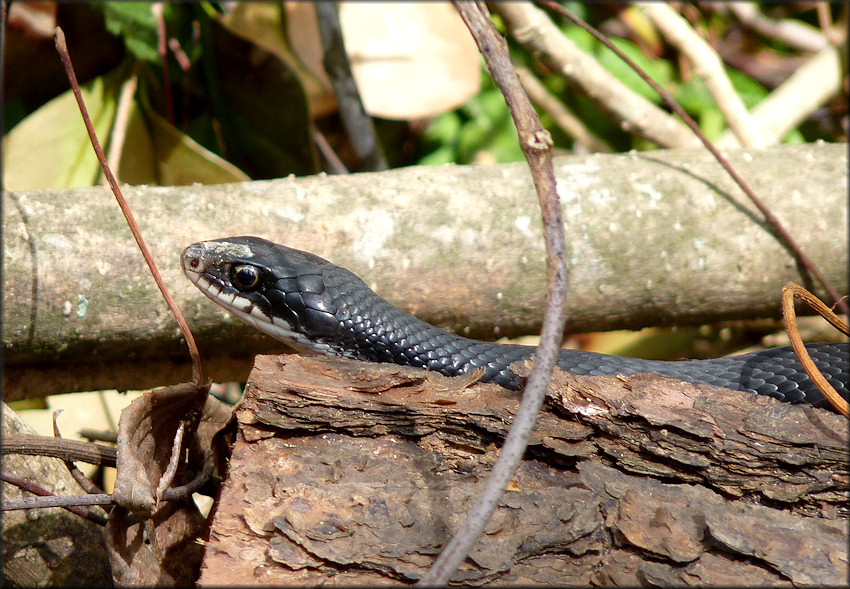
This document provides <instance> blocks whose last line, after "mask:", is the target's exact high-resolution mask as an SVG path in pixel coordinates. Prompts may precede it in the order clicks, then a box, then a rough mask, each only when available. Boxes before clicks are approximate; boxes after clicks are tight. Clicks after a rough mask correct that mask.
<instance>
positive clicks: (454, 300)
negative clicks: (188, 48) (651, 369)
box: [3, 144, 848, 399]
mask: <svg viewBox="0 0 850 589" xmlns="http://www.w3.org/2000/svg"><path fill="white" fill-rule="evenodd" d="M729 159H730V161H731V162H732V164H733V165H734V166H735V167H736V168H737V169H738V171H739V172H740V174H741V175H742V176H743V177H744V178H746V179H747V181H748V182H749V183H750V185H751V186H752V187H753V189H754V190H755V191H756V192H757V193H758V194H759V195H760V196H762V197H763V199H764V201H765V202H766V203H767V204H768V205H769V206H770V207H771V209H772V210H773V211H774V213H775V214H776V215H777V216H778V217H779V218H780V220H782V221H783V222H784V223H785V224H786V227H787V228H788V230H789V231H790V233H791V234H792V235H793V236H794V238H795V239H797V240H798V242H799V243H800V244H801V246H802V248H803V250H804V251H805V252H807V253H808V255H809V256H810V257H811V258H812V259H813V260H814V261H815V263H816V264H818V265H819V267H820V268H821V271H822V272H823V274H824V275H825V276H827V277H828V279H829V280H830V281H831V282H832V283H833V284H834V285H836V287H837V288H839V289H840V290H842V294H846V292H847V290H846V288H847V284H848V257H847V240H846V229H847V174H846V169H847V151H846V149H845V147H844V146H841V145H823V144H820V145H803V146H794V147H788V146H782V147H775V148H770V149H764V150H757V151H756V150H749V151H747V150H742V151H732V152H730V153H729ZM555 173H556V177H557V179H558V191H559V194H560V197H561V202H562V207H563V218H564V223H565V230H566V234H567V249H568V252H569V256H570V257H569V264H570V270H571V274H570V279H569V303H568V305H569V309H568V314H569V322H568V326H567V329H568V331H570V332H584V331H598V330H605V329H618V328H639V327H643V326H647V325H669V324H679V325H686V324H700V323H704V322H709V321H720V320H726V319H735V318H747V317H767V316H770V317H776V316H778V313H779V308H780V305H779V297H780V289H781V287H782V285H783V284H784V283H785V282H787V281H789V280H794V281H797V282H805V281H804V280H803V279H802V278H801V276H800V273H799V270H798V268H796V266H795V264H794V262H793V261H792V259H791V258H790V257H789V255H788V253H787V252H786V251H785V250H784V249H783V247H782V246H781V245H780V244H779V242H778V241H777V240H776V239H775V238H774V237H773V236H772V235H771V234H770V233H769V232H768V231H767V230H766V229H765V227H764V226H763V225H762V223H761V221H760V220H759V217H758V216H757V214H756V213H755V212H754V207H752V206H751V205H750V204H749V203H747V202H745V201H744V198H743V196H742V195H741V193H740V192H739V190H738V189H737V188H736V187H735V186H734V185H733V184H732V182H731V180H729V179H728V178H727V177H726V175H725V174H724V173H723V172H722V170H721V169H720V168H719V166H718V165H717V164H716V162H714V161H713V159H711V157H710V156H709V155H708V154H706V153H704V152H702V151H696V150H670V151H658V152H649V153H633V154H618V155H610V154H596V155H588V156H576V157H563V158H556V160H555ZM126 193H127V194H126V196H127V197H128V201H129V202H130V205H131V206H132V207H133V209H134V212H135V215H136V217H137V219H138V220H139V222H140V225H141V228H142V231H143V233H144V235H145V236H146V238H147V240H148V242H149V244H150V246H151V249H152V251H153V253H154V255H155V257H156V260H157V261H158V263H159V265H160V267H161V269H162V271H163V273H164V278H165V281H166V283H167V285H168V286H169V288H170V290H171V291H172V293H173V294H174V295H175V297H176V300H177V302H178V304H179V305H180V307H181V308H182V309H183V311H184V313H186V315H187V318H188V320H189V323H190V325H191V326H192V328H193V330H194V331H195V335H196V336H197V337H198V338H199V340H200V345H201V351H202V353H203V354H205V356H206V357H207V359H208V360H209V361H208V362H207V368H208V371H209V372H210V373H211V376H212V377H213V378H214V379H216V380H230V379H233V380H244V378H245V377H246V375H247V374H248V371H249V370H250V359H251V358H252V357H253V355H254V354H256V353H258V352H260V351H265V352H267V353H268V352H273V351H282V350H283V348H282V346H281V345H277V346H276V347H273V346H274V344H273V342H272V340H270V339H269V338H266V337H265V336H261V335H259V334H256V333H254V332H253V330H252V329H251V328H249V327H247V326H244V325H242V324H241V323H240V322H239V321H238V320H236V319H234V318H232V317H230V316H229V315H228V314H227V313H225V312H224V311H223V310H221V309H220V308H219V307H217V306H216V305H215V304H214V303H212V302H210V301H208V300H206V299H205V298H203V297H202V296H201V295H200V293H198V291H197V290H196V289H194V287H192V286H191V284H190V283H189V281H188V280H186V279H185V277H184V276H183V274H182V272H181V270H180V264H179V256H180V252H181V251H182V250H183V248H185V247H186V246H187V245H189V244H190V243H192V242H195V241H198V240H202V239H212V238H220V237H226V236H234V235H258V236H261V237H265V238H268V239H271V240H273V241H277V242H279V243H283V244H286V245H289V246H291V247H296V248H300V249H305V250H309V251H311V252H313V253H316V254H319V255H321V256H323V257H325V258H328V259H330V260H331V261H333V262H334V263H337V264H339V265H341V266H345V267H347V268H349V269H350V270H352V271H353V272H355V273H356V274H358V275H360V276H361V277H362V278H363V279H364V280H365V281H366V282H367V283H368V284H369V285H370V286H372V287H373V288H374V289H375V290H376V291H377V292H378V293H379V294H381V295H383V296H384V297H385V298H387V299H389V300H390V301H391V302H393V303H395V304H397V305H398V306H400V307H402V308H403V309H405V310H407V311H410V312H412V313H413V314H415V315H418V316H419V317H420V318H422V319H424V320H426V321H428V322H430V323H433V324H435V325H438V326H440V327H444V328H447V329H451V330H454V331H458V332H462V333H464V334H465V335H471V336H473V337H479V338H483V339H492V338H494V337H500V336H515V335H522V334H528V333H537V331H538V329H539V325H540V320H541V317H542V308H543V298H544V292H545V277H546V272H545V255H544V249H543V239H542V236H541V234H540V213H539V210H538V208H537V199H536V195H535V193H534V190H533V186H532V182H531V178H530V176H529V174H528V170H527V167H526V166H525V165H524V164H511V165H498V166H470V167H458V166H444V167H434V168H405V169H399V170H393V171H389V172H382V173H371V174H354V175H350V176H344V177H343V176H331V177H328V176H314V177H306V178H286V179H280V180H274V181H264V182H249V183H242V184H230V185H217V186H194V187H169V188H165V187H128V188H127V190H126ZM3 207H4V212H5V214H4V220H3V222H4V225H3V251H4V266H3V270H4V276H3V280H4V283H3V290H4V304H3V327H4V329H3V346H4V354H5V368H6V370H5V371H4V388H5V394H6V398H7V399H16V398H22V397H28V396H42V395H45V394H50V393H60V392H70V391H75V390H97V389H104V388H118V389H128V388H129V389H145V388H149V387H153V386H157V385H163V384H168V383H174V382H179V381H185V380H188V378H189V368H188V357H187V354H186V352H185V347H184V346H183V345H182V342H181V337H180V335H179V333H178V331H177V328H176V322H175V321H174V320H173V318H172V317H171V315H170V314H169V312H168V311H167V308H166V306H165V303H163V302H162V301H161V299H160V297H159V293H158V291H157V289H156V288H155V286H154V284H153V281H152V280H151V278H150V276H149V275H148V273H147V269H146V267H145V265H144V262H143V261H142V259H141V255H140V254H139V252H138V251H137V250H136V248H135V244H134V242H133V240H132V238H131V237H130V234H129V231H128V229H127V228H126V227H125V225H124V221H123V218H122V217H121V215H120V213H119V211H118V208H117V207H116V205H115V202H114V199H113V197H112V196H111V194H109V192H108V191H107V190H106V189H105V188H91V189H76V190H63V191H42V192H26V193H11V194H4V196H3Z"/></svg>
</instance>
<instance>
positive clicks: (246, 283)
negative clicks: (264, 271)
mask: <svg viewBox="0 0 850 589" xmlns="http://www.w3.org/2000/svg"><path fill="white" fill-rule="evenodd" d="M230 282H231V283H232V284H233V286H235V287H236V288H238V289H239V290H251V289H252V288H254V287H255V286H257V285H258V284H259V283H260V271H259V270H257V268H255V267H254V266H250V265H248V264H241V265H239V266H233V268H231V270H230Z"/></svg>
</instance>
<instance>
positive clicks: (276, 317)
mask: <svg viewBox="0 0 850 589" xmlns="http://www.w3.org/2000/svg"><path fill="white" fill-rule="evenodd" d="M181 261H182V265H183V271H184V272H185V274H186V275H187V277H188V278H189V279H190V280H191V281H192V282H193V283H194V284H195V286H197V287H198V288H199V289H200V290H201V292H203V293H204V294H205V295H206V296H207V297H209V298H210V299H212V300H213V301H215V302H216V303H218V304H219V305H221V306H222V307H224V308H225V309H227V310H228V311H230V312H232V313H233V314H235V315H236V316H237V317H239V318H240V319H242V320H244V321H246V322H247V323H249V324H251V325H253V326H255V327H256V328H257V329H260V330H261V331H263V332H265V333H267V334H269V335H271V336H272V337H274V338H277V339H279V340H281V341H283V342H285V343H286V344H289V345H290V346H292V347H293V348H295V349H297V350H299V351H302V352H309V353H314V354H322V355H326V356H333V357H339V358H350V359H355V360H364V361H370V362H391V363H396V364H402V365H406V366H414V367H422V368H426V369H429V370H435V371H438V372H440V373H442V374H444V375H447V376H456V375H459V374H463V373H465V372H466V371H468V370H470V369H474V368H476V367H483V368H484V374H483V376H482V378H481V380H482V381H485V382H487V381H492V382H495V383H497V384H500V385H502V386H504V387H507V388H510V389H518V388H520V386H521V383H520V379H519V378H518V377H517V376H516V375H515V374H514V373H512V372H511V371H510V369H509V365H510V364H511V363H512V362H515V361H517V360H522V359H524V358H527V357H529V356H531V355H532V354H533V353H534V348H532V347H528V346H520V345H512V344H497V343H493V342H484V341H479V340H474V339H469V338H465V337H462V336H458V335H456V334H453V333H450V332H448V331H444V330H442V329H438V328H437V327H434V326H433V325H430V324H428V323H425V322H424V321H421V320H419V319H417V318H416V317H413V316H412V315H410V314H408V313H405V312H404V311H402V310H401V309H399V308H397V307H394V306H393V305H392V304H390V303H389V302H387V301H386V300H384V299H383V298H381V297H380V296H378V295H377V294H376V293H375V292H373V291H372V290H371V289H370V288H369V287H368V286H367V285H366V283H364V282H363V281H362V280H361V279H360V278H358V277H357V276H356V275H354V274H353V273H351V272H349V271H348V270H346V269H344V268H340V267H339V266H335V265H334V264H332V263H330V262H328V261H327V260H324V259H322V258H320V257H318V256H315V255H313V254H310V253H307V252H303V251H300V250H295V249H292V248H288V247H285V246H282V245H278V244H275V243H272V242H270V241H267V240H265V239H260V238H258V237H229V238H225V239H218V240H212V241H203V242H199V243H195V244H193V245H190V246H189V247H188V248H186V250H185V251H184V252H183V255H182V260H181ZM807 349H808V351H809V353H810V354H811V356H812V359H813V360H814V362H815V364H816V365H817V366H818V368H820V370H821V371H822V372H823V373H824V376H826V378H827V380H828V381H829V382H830V384H832V386H833V387H835V389H836V390H837V391H838V393H839V394H840V395H841V396H842V397H844V398H845V399H847V398H848V384H847V383H848V380H850V368H849V367H848V365H850V346H848V344H847V343H823V344H812V345H808V346H807ZM558 366H559V367H560V368H561V369H562V370H565V371H569V372H573V373H576V374H585V375H603V374H622V375H625V376H628V375H633V374H637V373H654V374H659V375H661V376H666V377H671V378H675V379H679V380H683V381H687V382H690V383H694V384H706V385H713V386H718V387H726V388H730V389H735V390H739V391H744V392H750V393H758V394H760V395H769V396H771V397H774V398H776V399H779V400H781V401H786V402H792V403H796V402H804V403H810V404H812V405H815V406H824V405H826V401H825V399H824V398H823V396H822V395H821V393H820V391H818V389H817V388H816V387H815V385H814V383H812V381H811V380H810V379H809V377H808V376H807V375H806V373H805V372H804V371H803V368H802V366H801V365H800V363H799V361H798V360H797V358H796V356H795V355H794V352H793V350H791V348H789V347H783V348H773V349H768V350H763V351H759V352H754V353H750V354H742V355H739V356H730V357H726V358H717V359H709V360H682V361H660V360H641V359H636V358H624V357H620V356H609V355H605V354H596V353H592V352H582V351H578V350H561V352H560V355H559V358H558Z"/></svg>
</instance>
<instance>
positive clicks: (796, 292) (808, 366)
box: [782, 282, 850, 417]
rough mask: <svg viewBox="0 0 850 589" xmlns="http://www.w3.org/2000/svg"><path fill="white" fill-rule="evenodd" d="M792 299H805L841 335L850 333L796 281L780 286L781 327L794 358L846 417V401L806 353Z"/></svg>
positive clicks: (849, 412) (848, 414)
mask: <svg viewBox="0 0 850 589" xmlns="http://www.w3.org/2000/svg"><path fill="white" fill-rule="evenodd" d="M794 299H800V300H802V301H803V302H805V303H806V304H807V305H809V307H811V308H812V309H814V310H815V312H817V313H818V314H819V315H820V316H821V317H823V318H824V319H826V320H827V321H829V323H830V324H831V325H832V326H833V327H834V328H835V329H837V330H839V331H840V332H842V333H843V334H844V335H850V328H848V326H847V324H846V323H845V322H844V321H842V320H841V319H840V318H839V317H838V316H837V315H836V314H835V313H833V312H832V310H831V309H829V308H828V307H827V306H826V305H824V304H823V301H821V300H820V299H819V298H817V297H816V296H815V295H813V294H812V293H810V292H809V291H808V290H806V289H805V288H803V287H802V286H800V285H799V284H794V283H793V282H789V283H787V284H786V285H785V286H784V287H783V288H782V315H783V317H784V319H785V331H787V332H788V337H789V338H790V339H791V347H792V348H794V353H795V354H797V359H799V360H800V364H802V365H803V370H805V371H806V374H808V375H809V378H811V379H812V382H814V383H815V385H816V386H817V387H818V390H819V391H820V392H821V393H823V396H824V397H825V398H826V400H827V401H829V402H830V404H831V405H832V406H833V407H834V408H835V410H836V411H838V412H839V413H840V414H841V415H843V416H844V417H850V405H848V402H847V401H846V400H845V399H844V398H843V397H842V396H841V395H839V394H838V392H837V391H836V390H835V389H834V388H833V387H832V385H831V384H829V382H828V381H827V380H826V379H825V378H824V376H823V374H821V371H820V370H818V367H817V366H815V363H814V362H812V357H811V356H809V351H808V350H807V349H806V346H805V345H803V339H802V338H801V337H800V333H799V332H798V331H797V314H796V313H795V311H794Z"/></svg>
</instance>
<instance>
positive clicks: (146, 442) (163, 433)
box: [114, 383, 206, 513]
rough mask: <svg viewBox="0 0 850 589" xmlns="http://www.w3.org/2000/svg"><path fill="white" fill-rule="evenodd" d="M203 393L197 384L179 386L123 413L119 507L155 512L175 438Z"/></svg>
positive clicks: (141, 399) (149, 395) (158, 392)
mask: <svg viewBox="0 0 850 589" xmlns="http://www.w3.org/2000/svg"><path fill="white" fill-rule="evenodd" d="M200 393H201V391H199V390H198V388H197V387H196V386H195V385H194V384H192V383H180V384H178V385H175V386H172V387H165V388H162V389H156V390H153V391H150V392H149V393H146V394H145V395H143V396H141V397H139V398H138V399H136V400H135V401H133V402H132V403H130V405H128V406H127V407H126V408H125V409H124V411H122V412H121V418H120V419H119V421H118V457H117V471H118V473H117V478H116V480H115V492H114V495H115V500H116V503H118V504H119V505H121V506H123V507H126V508H127V509H130V510H131V511H137V512H138V511H143V512H147V513H150V512H152V511H153V509H154V506H155V505H156V502H157V497H155V493H154V490H155V489H156V488H157V486H158V485H159V481H160V479H161V478H162V475H163V473H164V472H165V471H166V469H167V467H168V463H169V460H170V459H171V444H172V442H173V440H174V435H175V433H176V432H177V428H178V427H179V425H180V422H181V421H182V420H183V419H184V417H185V415H186V413H187V411H188V410H189V409H190V408H191V407H192V406H193V405H194V404H196V403H197V402H198V398H199V394H200ZM204 394H206V393H204ZM202 467H203V465H199V467H198V470H199V471H200V470H201V468H202Z"/></svg>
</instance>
